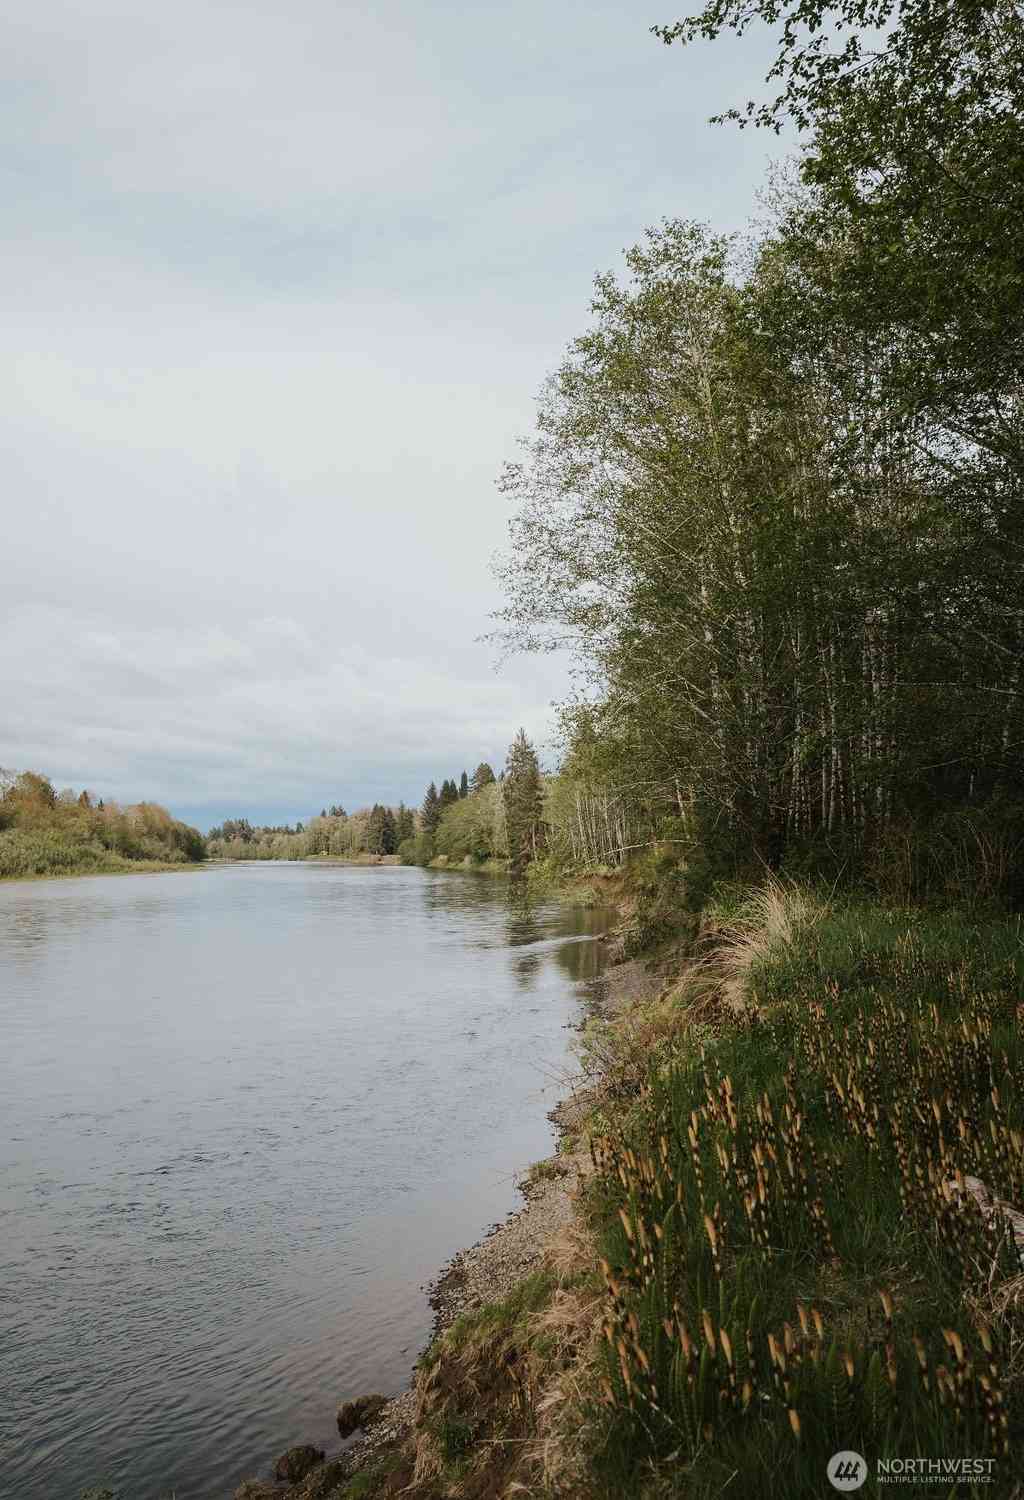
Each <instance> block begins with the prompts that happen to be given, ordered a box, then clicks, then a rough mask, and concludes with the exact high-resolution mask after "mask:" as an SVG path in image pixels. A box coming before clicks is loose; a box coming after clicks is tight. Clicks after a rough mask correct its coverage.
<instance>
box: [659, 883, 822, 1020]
mask: <svg viewBox="0 0 1024 1500" xmlns="http://www.w3.org/2000/svg"><path fill="white" fill-rule="evenodd" d="M827 912H828V907H827V905H826V904H825V903H824V902H823V901H820V900H818V898H817V897H815V896H813V895H811V893H810V892H808V891H806V890H803V889H801V887H800V886H798V885H796V884H795V883H793V882H791V881H782V880H776V879H775V878H774V877H772V878H769V880H767V881H766V883H765V884H764V885H763V886H761V887H759V888H758V889H757V890H755V891H753V892H752V893H751V894H750V895H749V896H748V897H747V899H746V900H745V901H744V903H743V905H742V906H741V908H740V910H739V912H738V913H737V915H736V916H735V917H734V918H733V920H732V921H731V922H730V923H729V924H728V925H727V926H725V927H723V928H721V929H720V930H719V931H718V932H716V933H715V935H714V939H713V945H712V947H711V948H710V950H709V951H708V953H707V954H706V955H705V956H704V957H703V958H702V959H701V960H700V961H699V962H698V963H697V964H695V965H694V969H693V973H692V977H691V978H690V980H689V983H690V985H691V986H693V987H694V988H695V989H697V990H699V989H700V988H701V987H702V986H707V987H710V988H711V989H713V990H714V991H716V992H717V994H718V995H719V997H720V998H721V1000H722V1001H723V1003H724V1004H725V1005H726V1006H727V1007H728V1008H729V1009H730V1010H731V1011H734V1012H737V1013H743V1012H745V1011H746V1010H747V1009H748V1008H749V1006H750V989H751V980H752V977H753V976H754V974H755V972H756V970H757V969H758V968H759V967H761V966H762V965H763V964H765V963H766V962H767V961H768V960H769V959H771V958H777V957H779V955H780V953H781V952H782V951H783V950H785V949H788V948H792V947H793V945H794V943H795V942H796V940H797V938H798V936H799V935H800V934H801V933H802V932H806V931H807V929H808V927H810V926H811V925H813V924H814V923H816V922H820V921H821V920H822V919H823V918H824V917H825V916H826V915H827ZM684 983H685V981H684Z"/></svg>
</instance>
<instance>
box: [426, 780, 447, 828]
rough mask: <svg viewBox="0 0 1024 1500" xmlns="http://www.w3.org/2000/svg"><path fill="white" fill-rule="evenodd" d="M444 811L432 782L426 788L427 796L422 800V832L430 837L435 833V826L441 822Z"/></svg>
mask: <svg viewBox="0 0 1024 1500" xmlns="http://www.w3.org/2000/svg"><path fill="white" fill-rule="evenodd" d="M443 811H444V809H443V807H442V805H441V799H440V798H439V797H438V795H437V786H436V784H435V783H434V782H433V781H432V782H431V783H430V785H429V786H428V787H427V795H426V796H425V797H424V799H423V808H422V818H423V832H424V833H426V834H429V835H431V836H433V835H434V833H435V832H436V831H437V825H438V823H439V822H440V821H441V813H442V812H443Z"/></svg>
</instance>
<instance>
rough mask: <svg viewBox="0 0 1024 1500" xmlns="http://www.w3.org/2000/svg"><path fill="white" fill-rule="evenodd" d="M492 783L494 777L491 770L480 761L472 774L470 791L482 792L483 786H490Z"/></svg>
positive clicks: (484, 762) (483, 761)
mask: <svg viewBox="0 0 1024 1500" xmlns="http://www.w3.org/2000/svg"><path fill="white" fill-rule="evenodd" d="M494 781H495V775H494V772H493V770H492V769H491V767H490V766H489V765H488V764H487V762H486V761H485V760H482V761H481V762H480V764H479V765H478V766H477V768H476V770H475V771H474V772H473V779H472V781H471V782H470V790H471V791H474V792H479V791H482V790H483V788H484V787H485V786H491V785H492V784H493V782H494Z"/></svg>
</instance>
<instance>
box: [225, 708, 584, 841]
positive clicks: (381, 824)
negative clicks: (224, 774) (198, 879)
mask: <svg viewBox="0 0 1024 1500" xmlns="http://www.w3.org/2000/svg"><path fill="white" fill-rule="evenodd" d="M555 779H556V778H550V777H549V778H545V777H544V776H543V775H542V773H541V769H540V765H539V762H538V760H537V754H536V751H535V750H534V748H533V746H532V745H531V744H530V741H529V740H528V739H527V737H526V734H525V732H524V731H523V730H520V731H519V734H518V735H517V736H516V738H515V740H514V741H513V743H512V745H511V746H510V748H509V752H508V758H507V760H506V763H505V767H504V769H503V770H502V771H501V773H500V774H499V775H497V776H496V775H495V773H494V769H493V767H492V766H491V765H489V764H488V762H487V761H481V762H480V764H479V765H478V766H477V768H476V770H475V771H474V772H473V773H472V775H471V774H470V773H469V772H468V771H465V770H464V771H462V773H461V774H460V775H458V776H450V777H444V778H443V779H442V781H441V783H440V786H438V784H437V782H436V781H432V782H431V783H430V785H429V786H428V787H427V790H426V793H425V794H424V797H423V802H422V805H421V806H420V807H418V808H410V807H406V805H405V803H404V802H399V803H398V805H397V806H395V807H389V806H384V805H382V804H381V803H375V804H374V806H373V807H364V808H361V809H360V810H359V811H357V812H353V813H349V812H346V811H345V808H344V807H343V806H342V805H341V804H340V803H337V804H332V805H331V806H330V807H324V808H322V809H321V811H320V812H319V813H318V814H317V815H316V816H314V817H311V818H310V819H309V821H308V822H305V823H301V822H300V823H296V824H295V825H294V826H291V825H289V824H282V825H276V826H273V825H264V826H262V827H258V826H255V825H254V824H252V823H251V822H250V821H249V820H248V819H247V818H229V819H226V820H225V821H224V822H223V823H222V824H220V825H219V826H218V827H217V828H211V829H210V831H209V833H208V834H207V836H206V846H207V850H208V852H209V854H210V856H211V858H214V859H315V858H324V857H331V856H333V857H334V858H335V859H359V858H383V857H386V856H394V857H396V858H397V859H399V860H400V861H401V862H402V863H403V864H410V865H411V864H420V865H427V864H431V863H435V862H436V863H439V864H442V865H453V864H467V865H474V864H476V865H479V864H483V863H485V862H487V861H492V860H500V861H504V862H508V863H509V864H510V866H511V867H512V868H513V869H520V868H522V867H524V866H525V865H527V864H528V863H529V862H530V861H532V860H533V859H535V858H537V856H538V855H539V854H541V852H542V851H543V850H544V849H545V848H547V847H548V844H549V831H548V828H547V824H546V815H545V805H546V802H547V801H548V800H550V797H549V794H550V789H551V786H552V785H553V782H554V781H555Z"/></svg>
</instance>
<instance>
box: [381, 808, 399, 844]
mask: <svg viewBox="0 0 1024 1500" xmlns="http://www.w3.org/2000/svg"><path fill="white" fill-rule="evenodd" d="M382 811H383V813H384V816H383V818H382V819H381V829H380V845H381V848H380V852H381V853H382V854H394V852H395V850H396V849H397V848H398V825H397V823H396V822H395V815H394V813H393V812H392V811H391V809H390V807H385V808H383V809H382Z"/></svg>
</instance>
